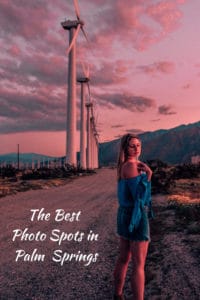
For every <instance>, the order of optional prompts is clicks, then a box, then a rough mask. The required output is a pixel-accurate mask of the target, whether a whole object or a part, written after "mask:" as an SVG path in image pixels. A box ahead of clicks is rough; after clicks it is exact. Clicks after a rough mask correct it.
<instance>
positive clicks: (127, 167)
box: [121, 161, 139, 178]
mask: <svg viewBox="0 0 200 300" xmlns="http://www.w3.org/2000/svg"><path fill="white" fill-rule="evenodd" d="M138 175H139V173H138V168H137V163H136V162H128V161H127V162H125V163H124V164H123V165H122V169H121V177H122V178H131V177H136V176H138Z"/></svg>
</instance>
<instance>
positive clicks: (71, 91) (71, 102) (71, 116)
mask: <svg viewBox="0 0 200 300" xmlns="http://www.w3.org/2000/svg"><path fill="white" fill-rule="evenodd" d="M74 7H75V12H76V17H77V20H73V21H70V20H67V21H64V22H62V23H61V25H62V27H63V28H64V29H65V30H69V48H68V49H67V54H68V56H69V61H68V95H67V124H66V125H67V139H66V162H67V163H68V164H70V165H74V166H76V164H77V160H76V38H77V36H78V33H79V31H80V29H81V30H82V32H83V34H84V36H85V38H86V39H87V35H86V33H85V31H84V29H83V25H84V22H83V21H82V20H81V19H80V11H79V7H78V2H77V0H74ZM87 40H88V39H87Z"/></svg>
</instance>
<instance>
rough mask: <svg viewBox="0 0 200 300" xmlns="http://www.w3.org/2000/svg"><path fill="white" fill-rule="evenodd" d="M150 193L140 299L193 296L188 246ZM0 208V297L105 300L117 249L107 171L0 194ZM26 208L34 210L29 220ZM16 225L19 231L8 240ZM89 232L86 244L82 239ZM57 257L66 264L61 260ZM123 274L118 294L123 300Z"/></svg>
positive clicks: (194, 276) (111, 173) (112, 186)
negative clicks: (150, 213)
mask: <svg viewBox="0 0 200 300" xmlns="http://www.w3.org/2000/svg"><path fill="white" fill-rule="evenodd" d="M154 198H155V199H154V207H155V211H156V219H155V220H153V222H152V242H151V245H150V249H149V255H148V259H147V266H146V291H145V299H149V300H151V299H174V300H175V299H182V300H184V299H185V300H186V299H187V300H188V299H191V300H196V299H199V298H198V292H199V290H200V289H199V281H198V278H199V275H200V274H199V273H200V271H199V268H198V266H197V259H195V256H194V252H193V250H194V249H192V247H191V246H190V244H188V243H186V233H184V232H180V231H176V230H175V226H174V218H175V216H174V211H173V210H169V209H168V208H167V205H166V204H165V200H164V198H163V197H154ZM0 207H1V220H0V225H1V238H0V240H1V258H0V261H1V275H0V292H1V297H0V299H1V300H4V299H5V300H10V299H19V300H24V299H27V300H30V299H35V300H46V299H54V300H55V299H58V300H100V299H104V300H109V299H112V273H113V266H114V262H115V260H116V257H117V251H118V250H117V245H118V238H117V236H116V233H115V227H116V225H115V224H116V211H117V200H116V175H115V170H112V169H101V170H98V172H97V174H95V175H92V176H86V177H81V178H77V179H74V180H72V181H71V182H69V183H67V184H66V185H64V186H60V187H56V188H51V189H48V190H34V191H27V192H24V193H18V194H16V195H11V196H7V197H5V198H1V199H0ZM32 209H35V210H36V209H38V210H39V211H40V215H38V211H37V212H36V213H35V216H34V220H33V221H31V216H33V215H32V213H31V210H32ZM41 209H42V210H41ZM58 209H62V210H63V211H64V212H65V216H66V220H62V221H59V219H62V216H61V215H57V213H56V210H58ZM48 214H49V215H48ZM67 214H70V215H67ZM56 216H57V219H56ZM42 218H43V220H42ZM45 218H46V220H45ZM70 218H71V219H70ZM16 229H19V231H18V233H20V230H21V233H22V231H23V230H24V229H26V231H25V232H24V235H23V236H20V237H16V238H15V240H14V241H13V240H12V239H14V232H13V230H16ZM15 232H16V233H17V231H15ZM27 233H29V235H27ZM61 234H62V235H61ZM89 234H90V236H92V237H93V238H94V240H93V241H88V240H87V239H88V237H89ZM62 237H63V238H65V240H62V241H61V238H62ZM195 238H196V239H197V236H195ZM25 239H30V240H25ZM31 239H33V240H32V241H31ZM37 239H39V241H37ZM42 239H43V241H42ZM70 239H72V240H70ZM95 239H96V240H95ZM58 240H60V243H59V242H58ZM196 246H197V245H195V247H196ZM193 248H194V243H193ZM18 250H21V252H19V251H18ZM16 251H18V252H16ZM23 251H24V252H23ZM22 252H23V253H24V254H25V255H24V256H22V257H19V258H18V261H16V259H17V253H20V254H22ZM64 256H65V258H66V261H61V260H62V259H64ZM70 259H71V261H69V260H70ZM79 260H80V261H79ZM130 272H131V270H130V269H129V271H128V276H127V281H126V286H125V293H126V295H128V296H130V297H131V292H130V283H129V278H130Z"/></svg>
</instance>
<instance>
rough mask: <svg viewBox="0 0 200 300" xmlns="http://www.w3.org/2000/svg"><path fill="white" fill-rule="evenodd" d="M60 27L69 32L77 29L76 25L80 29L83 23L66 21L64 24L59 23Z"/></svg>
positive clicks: (80, 21)
mask: <svg viewBox="0 0 200 300" xmlns="http://www.w3.org/2000/svg"><path fill="white" fill-rule="evenodd" d="M61 25H62V27H63V28H64V29H66V30H70V29H71V28H77V27H78V25H80V26H81V27H82V26H83V25H84V22H83V21H82V20H73V21H71V20H66V21H64V22H61Z"/></svg>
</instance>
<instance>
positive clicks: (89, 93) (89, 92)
mask: <svg viewBox="0 0 200 300" xmlns="http://www.w3.org/2000/svg"><path fill="white" fill-rule="evenodd" d="M87 86H88V95H89V101H90V100H91V99H90V98H91V91H90V84H89V82H87Z"/></svg>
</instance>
